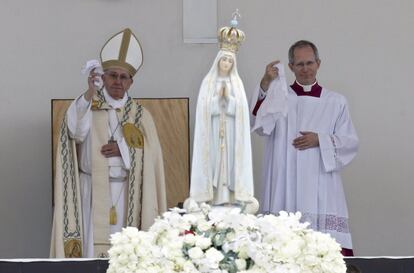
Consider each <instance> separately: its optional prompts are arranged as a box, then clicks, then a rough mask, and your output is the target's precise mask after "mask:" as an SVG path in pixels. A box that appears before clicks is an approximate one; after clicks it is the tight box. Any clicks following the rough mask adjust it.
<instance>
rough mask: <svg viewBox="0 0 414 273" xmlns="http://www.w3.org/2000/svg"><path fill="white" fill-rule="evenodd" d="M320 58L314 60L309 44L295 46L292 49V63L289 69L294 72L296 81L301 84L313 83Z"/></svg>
mask: <svg viewBox="0 0 414 273" xmlns="http://www.w3.org/2000/svg"><path fill="white" fill-rule="evenodd" d="M320 64H321V61H320V60H316V57H315V53H314V52H313V49H312V48H311V47H310V46H306V47H300V48H296V49H295V50H294V51H293V64H289V67H290V70H292V72H293V73H294V74H295V77H296V81H298V82H299V83H300V84H303V85H309V84H313V83H314V82H315V81H316V74H317V72H318V69H319V66H320Z"/></svg>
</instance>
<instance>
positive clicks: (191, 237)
mask: <svg viewBox="0 0 414 273" xmlns="http://www.w3.org/2000/svg"><path fill="white" fill-rule="evenodd" d="M195 242H196V237H195V236H194V234H192V233H188V234H186V235H185V236H184V243H185V244H187V245H190V246H193V245H194V244H195Z"/></svg>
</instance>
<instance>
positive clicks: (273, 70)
mask: <svg viewBox="0 0 414 273" xmlns="http://www.w3.org/2000/svg"><path fill="white" fill-rule="evenodd" d="M278 63H280V61H279V60H277V61H273V62H271V63H270V64H268V65H266V70H265V74H264V75H263V78H262V80H261V82H260V87H261V88H262V89H263V91H267V90H268V89H269V86H270V83H271V82H272V81H273V80H274V79H276V78H277V77H278V76H279V69H278V68H277V67H276V65H277V64H278Z"/></svg>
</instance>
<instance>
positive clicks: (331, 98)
mask: <svg viewBox="0 0 414 273" xmlns="http://www.w3.org/2000/svg"><path fill="white" fill-rule="evenodd" d="M276 81H277V80H276ZM269 90H270V89H269ZM259 93H260V87H257V89H256V91H255V94H254V95H253V97H252V101H251V102H252V104H251V110H252V109H253V108H254V106H255V105H256V102H257V99H258V96H259ZM286 97H287V100H286V104H287V113H279V115H277V119H276V120H275V119H272V118H266V113H267V112H269V113H271V114H272V115H275V113H272V111H271V110H270V107H272V105H271V104H265V103H264V102H263V104H262V105H261V107H260V108H259V112H260V113H259V112H258V113H257V118H256V117H255V116H253V115H252V116H251V119H252V127H253V128H254V129H255V130H256V132H257V133H259V134H261V135H264V137H265V138H266V139H265V157H264V169H263V174H262V193H261V198H260V207H261V211H262V212H264V213H278V212H279V211H281V210H284V211H288V212H296V211H300V212H301V213H302V215H303V217H302V220H303V221H307V222H310V223H311V226H310V227H311V228H313V229H315V230H318V231H322V232H327V233H330V234H331V235H332V236H333V237H334V238H335V239H336V240H337V241H338V243H340V244H341V246H342V247H343V248H349V249H352V240H351V234H350V229H349V223H348V210H347V205H346V200H345V194H344V191H343V187H342V181H341V177H340V173H339V171H340V170H341V169H342V168H343V167H344V166H346V165H347V164H349V163H350V162H351V161H352V159H353V158H354V157H355V155H356V153H357V150H358V137H357V134H356V132H355V129H354V126H353V124H352V121H351V117H350V114H349V110H348V106H347V101H346V99H345V97H344V96H342V95H340V94H338V93H335V92H332V91H329V90H327V89H325V88H323V89H322V93H321V96H320V98H317V97H311V96H297V95H296V93H295V92H294V91H293V89H291V88H290V87H289V88H288V91H287V95H286ZM266 99H267V98H266ZM266 99H265V100H266ZM263 113H265V114H263ZM300 131H311V132H315V133H317V134H318V137H319V147H315V148H310V149H306V150H302V151H300V150H297V149H295V147H294V146H293V145H292V143H293V140H294V139H295V138H296V137H298V136H300V133H299V132H300Z"/></svg>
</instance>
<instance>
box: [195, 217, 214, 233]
mask: <svg viewBox="0 0 414 273" xmlns="http://www.w3.org/2000/svg"><path fill="white" fill-rule="evenodd" d="M197 228H198V230H200V231H201V232H205V231H207V230H209V229H211V225H210V224H209V223H208V222H207V221H206V220H205V219H199V221H198V223H197Z"/></svg>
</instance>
